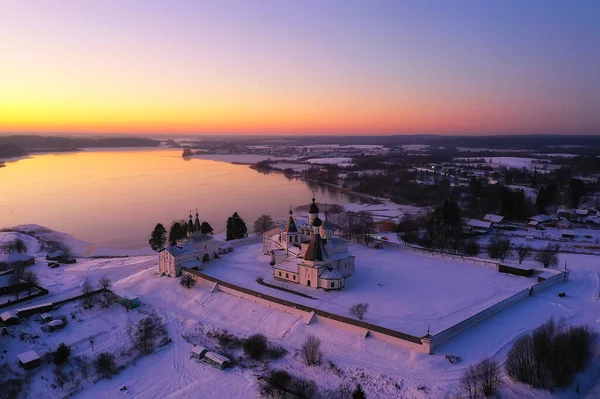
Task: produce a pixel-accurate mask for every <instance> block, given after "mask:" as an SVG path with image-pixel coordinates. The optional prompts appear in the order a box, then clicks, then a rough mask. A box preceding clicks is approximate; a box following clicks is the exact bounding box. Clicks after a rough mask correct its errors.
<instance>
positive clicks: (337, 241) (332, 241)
mask: <svg viewBox="0 0 600 399" xmlns="http://www.w3.org/2000/svg"><path fill="white" fill-rule="evenodd" d="M344 244H348V241H346V240H343V239H341V238H337V237H331V238H327V246H328V247H331V246H334V245H344Z"/></svg>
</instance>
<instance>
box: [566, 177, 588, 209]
mask: <svg viewBox="0 0 600 399" xmlns="http://www.w3.org/2000/svg"><path fill="white" fill-rule="evenodd" d="M584 194H585V189H584V187H583V182H582V181H581V180H579V179H572V180H571V184H569V195H570V197H571V206H572V207H573V208H579V203H580V201H581V197H583V195H584Z"/></svg>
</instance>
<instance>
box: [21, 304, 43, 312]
mask: <svg viewBox="0 0 600 399" xmlns="http://www.w3.org/2000/svg"><path fill="white" fill-rule="evenodd" d="M51 306H52V304H51V303H40V304H38V305H32V306H26V307H24V308H19V309H17V313H21V312H26V311H28V310H35V309H40V308H46V307H51Z"/></svg>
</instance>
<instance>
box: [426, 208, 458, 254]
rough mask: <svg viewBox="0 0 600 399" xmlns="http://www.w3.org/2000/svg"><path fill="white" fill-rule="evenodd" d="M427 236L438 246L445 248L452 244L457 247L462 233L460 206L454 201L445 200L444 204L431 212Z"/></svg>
mask: <svg viewBox="0 0 600 399" xmlns="http://www.w3.org/2000/svg"><path fill="white" fill-rule="evenodd" d="M428 231H429V237H431V239H432V240H433V243H434V245H435V246H436V247H438V248H445V247H446V246H448V245H449V244H453V246H454V249H457V248H458V245H459V243H460V236H461V233H462V226H461V217H460V208H459V207H458V205H456V203H455V202H452V201H448V200H446V201H445V202H444V205H443V206H441V207H438V208H437V209H436V210H435V211H434V212H433V214H432V216H431V220H430V222H429V226H428Z"/></svg>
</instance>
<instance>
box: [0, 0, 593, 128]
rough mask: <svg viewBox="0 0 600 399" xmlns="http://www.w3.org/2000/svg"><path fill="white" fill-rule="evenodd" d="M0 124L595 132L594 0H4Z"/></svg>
mask: <svg viewBox="0 0 600 399" xmlns="http://www.w3.org/2000/svg"><path fill="white" fill-rule="evenodd" d="M0 17H1V23H0V132H4V133H8V132H16V133H18V132H40V133H77V132H89V133H133V134H144V133H153V134H154V133H201V134H214V133H236V134H237V133H248V134H303V133H304V134H413V133H440V134H454V133H458V134H491V133H494V134H496V133H499V134H503V133H509V134H515V133H571V134H600V23H599V18H600V1H598V0H589V1H588V0H577V1H567V0H563V1H554V0H527V1H526V0H502V1H475V0H473V1H399V0H395V1H364V0H363V1H351V0H340V1H329V0H318V1H317V0H308V1H307V0H302V1H298V0H295V1H286V0H255V1H252V0H240V1H228V0H215V1H207V0H196V1H167V0H164V1H151V0H139V1H138V0H101V1H100V0H98V1H92V0H90V1H81V0H60V1H56V0H53V1H45V0H38V1H30V0H2V1H1V2H0Z"/></svg>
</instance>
